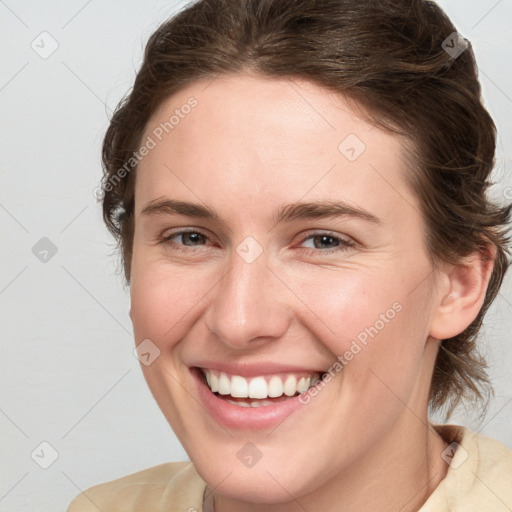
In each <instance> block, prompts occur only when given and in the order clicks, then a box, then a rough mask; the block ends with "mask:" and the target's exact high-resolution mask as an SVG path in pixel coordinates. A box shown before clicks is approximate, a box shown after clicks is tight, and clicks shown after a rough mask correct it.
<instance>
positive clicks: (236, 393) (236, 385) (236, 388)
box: [231, 375, 249, 398]
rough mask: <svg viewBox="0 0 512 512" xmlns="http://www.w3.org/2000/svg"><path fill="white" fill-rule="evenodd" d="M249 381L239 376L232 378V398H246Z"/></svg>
mask: <svg viewBox="0 0 512 512" xmlns="http://www.w3.org/2000/svg"><path fill="white" fill-rule="evenodd" d="M248 392H249V391H248V385H247V381H246V380H245V379H244V378H243V377H240V376H238V375H233V377H231V396H233V397H239V398H245V397H246V396H247V393H248Z"/></svg>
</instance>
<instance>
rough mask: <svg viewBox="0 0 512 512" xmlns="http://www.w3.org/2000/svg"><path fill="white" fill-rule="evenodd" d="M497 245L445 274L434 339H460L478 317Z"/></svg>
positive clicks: (464, 261)
mask: <svg viewBox="0 0 512 512" xmlns="http://www.w3.org/2000/svg"><path fill="white" fill-rule="evenodd" d="M495 253H496V251H495V248H494V246H489V247H486V248H485V249H484V250H482V251H479V252H476V253H473V254H471V255H470V256H468V257H467V258H464V260H463V261H461V262H460V263H458V264H457V265H451V266H449V267H447V268H446V269H445V270H443V271H441V274H442V276H441V277H442V283H443V284H442V286H441V287H440V288H439V290H438V291H439V297H438V304H437V306H436V310H435V312H434V317H433V319H432V323H431V326H430V333H429V334H430V336H431V337H433V338H436V339H440V340H443V339H447V338H452V337H453V336H457V335H458V334H460V333H461V332H462V331H464V329H466V328H467V327H468V326H469V325H470V324H471V322H473V320H474V319H475V318H476V317H477V315H478V313H479V311H480V309H481V308H482V305H483V303H484V300H485V294H486V291H487V286H488V284H489V280H490V277H491V273H492V269H493V262H494V257H495Z"/></svg>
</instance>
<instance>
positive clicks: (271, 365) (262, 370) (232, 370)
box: [191, 360, 325, 377]
mask: <svg viewBox="0 0 512 512" xmlns="http://www.w3.org/2000/svg"><path fill="white" fill-rule="evenodd" d="M191 366H192V367H197V368H201V369H209V370H217V371H220V372H224V373H228V374H230V375H240V376H241V377H258V376H263V375H274V374H276V373H323V372H324V371H325V370H320V369H318V368H312V367H311V366H301V365H290V364H282V363H276V362H271V361H268V362H258V363H251V364H249V363H240V362H238V363H235V362H226V361H204V360H203V361H198V362H196V363H195V364H193V365H191Z"/></svg>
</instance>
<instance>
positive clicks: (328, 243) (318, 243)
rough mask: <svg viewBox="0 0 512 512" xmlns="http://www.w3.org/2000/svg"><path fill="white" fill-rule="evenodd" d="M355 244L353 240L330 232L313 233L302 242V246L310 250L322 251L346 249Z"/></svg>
mask: <svg viewBox="0 0 512 512" xmlns="http://www.w3.org/2000/svg"><path fill="white" fill-rule="evenodd" d="M354 245H355V244H354V242H353V241H352V240H350V239H347V238H343V237H341V236H338V235H335V234H334V233H330V232H321V233H311V234H309V235H308V236H307V237H306V238H304V239H303V240H302V242H301V246H302V247H304V248H306V249H307V250H308V251H310V250H313V252H318V251H315V249H318V250H319V251H321V252H324V253H325V252H339V251H346V250H347V249H348V248H350V247H353V246H354Z"/></svg>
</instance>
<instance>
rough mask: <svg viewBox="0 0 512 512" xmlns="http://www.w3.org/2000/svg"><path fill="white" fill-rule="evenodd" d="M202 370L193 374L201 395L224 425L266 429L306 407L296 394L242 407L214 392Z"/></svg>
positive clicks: (218, 420) (217, 419) (211, 411)
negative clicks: (254, 405) (276, 400)
mask: <svg viewBox="0 0 512 512" xmlns="http://www.w3.org/2000/svg"><path fill="white" fill-rule="evenodd" d="M201 373H202V372H201V370H199V369H197V368H194V369H193V370H192V374H193V375H194V378H195V380H196V382H197V386H198V390H199V396H200V397H201V401H202V402H203V404H204V406H205V408H206V410H207V411H208V412H209V414H210V415H211V416H212V417H213V418H214V419H215V420H216V421H217V422H218V423H220V424H221V425H222V426H224V427H227V428H232V429H241V430H264V429H269V428H275V427H276V426H277V425H279V424H280V423H282V422H283V421H284V420H285V419H286V418H287V417H288V416H290V414H292V413H293V412H295V411H297V410H299V409H301V408H303V407H304V404H302V403H301V402H300V401H299V396H300V395H297V396H294V397H292V398H289V399H287V400H283V401H282V402H276V403H275V404H273V405H264V406H261V407H241V406H238V405H233V404H230V403H229V402H226V401H225V400H223V399H222V398H219V397H218V396H216V395H215V394H213V393H212V391H211V390H210V388H209V387H208V386H207V385H206V383H205V382H204V380H203V378H202V376H201Z"/></svg>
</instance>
